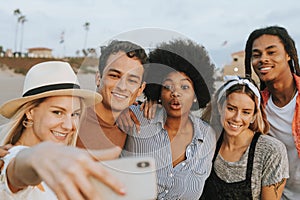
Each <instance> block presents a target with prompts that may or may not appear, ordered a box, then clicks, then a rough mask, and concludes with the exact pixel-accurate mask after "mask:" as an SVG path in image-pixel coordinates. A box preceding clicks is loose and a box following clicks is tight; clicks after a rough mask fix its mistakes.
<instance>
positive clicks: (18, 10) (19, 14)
mask: <svg viewBox="0 0 300 200" xmlns="http://www.w3.org/2000/svg"><path fill="white" fill-rule="evenodd" d="M14 15H15V16H16V17H17V25H16V33H15V51H17V43H18V29H19V17H20V16H21V11H20V9H16V10H14Z"/></svg>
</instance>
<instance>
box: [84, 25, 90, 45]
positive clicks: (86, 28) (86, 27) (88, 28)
mask: <svg viewBox="0 0 300 200" xmlns="http://www.w3.org/2000/svg"><path fill="white" fill-rule="evenodd" d="M83 27H84V30H85V31H86V32H85V39H84V45H83V49H85V48H86V42H87V37H88V32H89V30H90V23H89V22H85V23H84V25H83Z"/></svg>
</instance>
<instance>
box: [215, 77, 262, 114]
mask: <svg viewBox="0 0 300 200" xmlns="http://www.w3.org/2000/svg"><path fill="white" fill-rule="evenodd" d="M224 80H226V81H230V82H229V83H228V84H227V85H225V86H224V88H223V89H222V90H221V91H220V93H219V95H218V102H219V101H220V99H221V98H222V96H223V95H224V93H225V92H226V91H227V90H228V89H229V88H231V87H232V86H234V85H247V86H248V87H249V89H250V90H252V92H253V93H254V94H255V96H257V99H258V104H257V107H258V108H259V106H260V92H259V90H258V89H257V87H256V86H255V85H254V84H253V83H251V82H250V81H249V80H248V79H244V78H240V77H238V76H225V77H224Z"/></svg>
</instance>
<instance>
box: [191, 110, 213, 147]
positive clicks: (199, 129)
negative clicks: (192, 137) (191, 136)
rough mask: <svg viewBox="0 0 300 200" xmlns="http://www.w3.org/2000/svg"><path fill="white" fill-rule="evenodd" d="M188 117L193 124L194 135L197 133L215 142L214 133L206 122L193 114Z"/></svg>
mask: <svg viewBox="0 0 300 200" xmlns="http://www.w3.org/2000/svg"><path fill="white" fill-rule="evenodd" d="M190 118H191V120H192V122H193V124H194V132H195V133H196V135H197V134H198V135H199V137H203V138H207V140H209V141H210V142H211V143H215V142H216V133H215V131H214V129H213V128H212V127H211V126H210V125H209V124H208V123H207V122H205V121H203V120H202V119H201V118H200V117H197V116H194V115H190Z"/></svg>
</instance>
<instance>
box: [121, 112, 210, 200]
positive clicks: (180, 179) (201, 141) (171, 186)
mask: <svg viewBox="0 0 300 200" xmlns="http://www.w3.org/2000/svg"><path fill="white" fill-rule="evenodd" d="M131 110H132V111H133V112H134V113H135V115H136V116H137V118H138V119H139V121H140V123H141V131H140V133H136V129H135V128H134V129H133V131H134V132H133V133H128V137H127V140H126V144H125V148H124V150H123V152H122V156H151V157H154V158H155V161H156V168H157V187H158V188H157V189H158V196H157V199H161V200H165V199H170V200H175V199H187V200H193V199H199V197H200V196H201V194H202V190H203V186H204V183H205V180H206V178H207V177H208V176H209V174H210V171H211V166H212V158H213V154H214V151H215V144H216V135H215V132H214V131H213V130H212V129H211V127H210V126H209V125H208V124H207V123H205V122H203V121H202V120H201V119H200V118H198V117H196V116H194V115H193V114H190V115H189V117H190V119H191V121H192V122H193V128H194V134H193V138H192V141H191V143H190V144H189V145H188V146H187V147H186V160H184V161H182V162H181V163H179V164H177V165H176V166H175V167H173V165H172V151H171V143H170V139H169V136H168V133H167V131H166V130H165V129H164V122H165V119H166V113H165V111H164V109H163V108H161V109H159V110H157V112H156V116H155V118H154V119H152V120H148V119H146V118H144V117H143V112H141V111H140V110H139V107H136V106H132V107H131Z"/></svg>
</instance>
